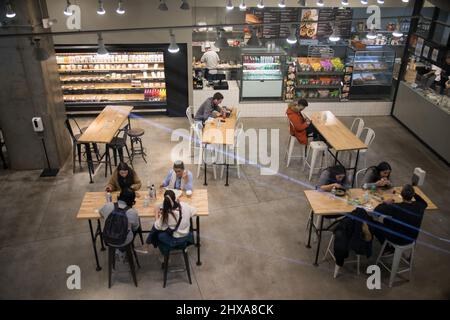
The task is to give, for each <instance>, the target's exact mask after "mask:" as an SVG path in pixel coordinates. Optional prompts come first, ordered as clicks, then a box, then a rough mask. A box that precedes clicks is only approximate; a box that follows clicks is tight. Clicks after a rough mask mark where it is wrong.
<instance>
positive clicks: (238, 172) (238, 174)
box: [234, 150, 241, 179]
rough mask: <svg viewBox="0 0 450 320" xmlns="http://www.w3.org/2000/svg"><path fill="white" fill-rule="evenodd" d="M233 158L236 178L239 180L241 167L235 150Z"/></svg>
mask: <svg viewBox="0 0 450 320" xmlns="http://www.w3.org/2000/svg"><path fill="white" fill-rule="evenodd" d="M234 157H235V159H236V169H237V176H238V179H240V178H241V165H240V163H239V152H238V151H237V150H235V152H234Z"/></svg>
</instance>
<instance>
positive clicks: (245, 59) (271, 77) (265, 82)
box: [240, 48, 286, 100]
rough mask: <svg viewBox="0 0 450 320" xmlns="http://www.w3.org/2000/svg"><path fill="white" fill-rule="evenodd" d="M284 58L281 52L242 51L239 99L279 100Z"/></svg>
mask: <svg viewBox="0 0 450 320" xmlns="http://www.w3.org/2000/svg"><path fill="white" fill-rule="evenodd" d="M285 58H286V53H285V52H284V51H282V50H268V49H258V48H253V49H243V50H242V76H241V81H240V87H241V98H240V99H241V100H251V99H253V100H255V99H265V100H281V99H282V98H283V79H284V70H283V69H284V61H285Z"/></svg>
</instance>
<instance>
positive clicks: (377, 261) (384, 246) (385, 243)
mask: <svg viewBox="0 0 450 320" xmlns="http://www.w3.org/2000/svg"><path fill="white" fill-rule="evenodd" d="M386 245H387V242H386V240H385V241H384V242H383V245H382V246H381V249H380V253H379V254H378V257H377V260H376V262H375V264H378V263H379V262H380V259H381V257H382V256H383V252H384V249H385V248H386Z"/></svg>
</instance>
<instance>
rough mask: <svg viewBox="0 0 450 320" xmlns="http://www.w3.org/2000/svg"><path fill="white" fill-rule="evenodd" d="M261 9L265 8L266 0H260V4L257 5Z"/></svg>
mask: <svg viewBox="0 0 450 320" xmlns="http://www.w3.org/2000/svg"><path fill="white" fill-rule="evenodd" d="M256 6H257V7H258V8H259V9H264V0H259V1H258V4H257V5H256Z"/></svg>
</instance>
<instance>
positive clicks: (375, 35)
mask: <svg viewBox="0 0 450 320" xmlns="http://www.w3.org/2000/svg"><path fill="white" fill-rule="evenodd" d="M366 38H367V39H370V40H373V39H376V38H377V34H376V33H375V31H374V29H373V28H371V29H370V31H369V33H368V34H367V35H366Z"/></svg>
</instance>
